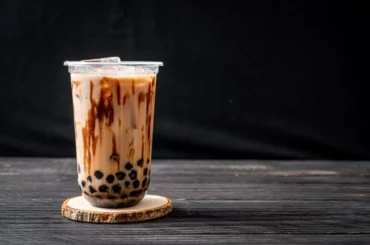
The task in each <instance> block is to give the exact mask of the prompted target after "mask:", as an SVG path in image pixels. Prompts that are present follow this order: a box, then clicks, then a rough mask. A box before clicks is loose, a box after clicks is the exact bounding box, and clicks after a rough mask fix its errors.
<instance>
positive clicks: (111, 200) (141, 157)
mask: <svg viewBox="0 0 370 245" xmlns="http://www.w3.org/2000/svg"><path fill="white" fill-rule="evenodd" d="M67 65H69V70H70V73H71V74H70V77H71V86H72V98H73V113H74V125H75V137H76V155H77V171H78V184H79V186H80V188H81V191H82V195H83V196H84V197H85V199H86V200H87V201H88V202H89V203H90V204H92V205H93V206H97V207H104V208H118V207H129V206H134V205H136V204H138V203H139V202H140V201H141V200H142V199H143V197H144V196H145V194H146V192H147V190H148V187H149V183H150V169H151V157H152V135H153V119H154V100H155V89H156V79H157V78H156V76H157V72H158V66H159V65H161V63H160V62H136V63H135V62H134V63H132V62H131V63H130V62H121V61H119V60H117V59H103V60H101V59H97V60H90V61H83V62H69V63H67Z"/></svg>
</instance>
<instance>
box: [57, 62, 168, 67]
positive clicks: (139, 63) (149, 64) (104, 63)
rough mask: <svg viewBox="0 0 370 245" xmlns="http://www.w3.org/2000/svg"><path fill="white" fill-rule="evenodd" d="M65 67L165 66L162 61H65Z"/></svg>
mask: <svg viewBox="0 0 370 245" xmlns="http://www.w3.org/2000/svg"><path fill="white" fill-rule="evenodd" d="M63 65H64V66H85V65H108V66H111V65H132V66H136V65H138V66H139V65H140V66H163V62H161V61H119V62H89V61H65V62H64V63H63Z"/></svg>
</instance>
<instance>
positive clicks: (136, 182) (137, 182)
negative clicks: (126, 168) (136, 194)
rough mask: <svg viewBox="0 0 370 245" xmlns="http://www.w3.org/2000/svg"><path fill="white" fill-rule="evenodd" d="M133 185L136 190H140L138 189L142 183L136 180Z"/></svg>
mask: <svg viewBox="0 0 370 245" xmlns="http://www.w3.org/2000/svg"><path fill="white" fill-rule="evenodd" d="M132 185H133V186H134V188H138V187H139V185H140V181H138V180H135V181H134V182H133V183H132Z"/></svg>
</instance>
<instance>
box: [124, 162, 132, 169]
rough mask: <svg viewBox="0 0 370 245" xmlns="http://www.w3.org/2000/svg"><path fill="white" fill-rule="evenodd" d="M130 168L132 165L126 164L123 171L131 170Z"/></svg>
mask: <svg viewBox="0 0 370 245" xmlns="http://www.w3.org/2000/svg"><path fill="white" fill-rule="evenodd" d="M132 167H133V166H132V164H131V163H130V162H128V163H126V165H125V169H127V170H131V169H132Z"/></svg>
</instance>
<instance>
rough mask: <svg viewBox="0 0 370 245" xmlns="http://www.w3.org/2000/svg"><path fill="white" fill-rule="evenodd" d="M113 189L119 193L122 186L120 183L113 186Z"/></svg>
mask: <svg viewBox="0 0 370 245" xmlns="http://www.w3.org/2000/svg"><path fill="white" fill-rule="evenodd" d="M112 190H113V192H114V193H117V194H119V193H120V192H121V186H120V185H119V184H116V185H114V186H112Z"/></svg>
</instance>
